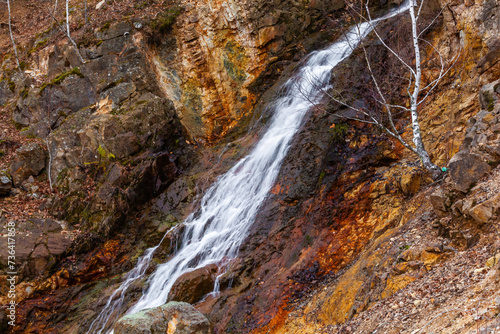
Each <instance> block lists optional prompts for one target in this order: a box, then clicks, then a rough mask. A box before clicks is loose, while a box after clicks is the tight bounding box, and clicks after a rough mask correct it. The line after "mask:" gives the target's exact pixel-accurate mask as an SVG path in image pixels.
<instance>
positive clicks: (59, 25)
mask: <svg viewBox="0 0 500 334" xmlns="http://www.w3.org/2000/svg"><path fill="white" fill-rule="evenodd" d="M49 15H50V16H51V17H52V19H54V21H55V22H56V23H57V26H58V27H59V30H61V32H62V33H63V34H65V35H66V36H67V37H68V39H69V40H70V42H71V44H73V46H74V47H75V50H76V53H77V54H78V57H79V58H80V61H81V62H82V63H83V64H85V63H86V61H85V60H84V59H83V57H82V55H81V54H80V51H79V50H78V46H77V45H76V43H75V41H74V40H73V39H72V38H71V35H70V33H69V16H67V17H66V23H67V28H68V30H67V31H65V30H64V28H63V26H62V25H61V24H60V23H59V21H57V19H56V17H55V16H54V14H52V13H51V12H49ZM66 15H68V0H66Z"/></svg>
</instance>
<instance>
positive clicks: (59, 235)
mask: <svg viewBox="0 0 500 334" xmlns="http://www.w3.org/2000/svg"><path fill="white" fill-rule="evenodd" d="M15 226H16V232H17V233H16V264H17V265H18V266H19V268H21V269H20V272H21V273H22V275H27V276H28V277H36V276H39V275H42V274H43V273H45V272H46V270H47V268H48V267H50V266H51V265H53V264H55V262H56V260H57V257H59V256H60V255H62V254H63V253H64V252H65V251H66V249H67V248H68V247H69V246H70V244H71V240H70V239H69V238H67V234H65V233H64V231H63V229H62V227H61V225H60V224H59V223H57V222H56V221H54V220H51V219H38V218H31V219H30V220H28V221H27V222H18V223H16V225H15ZM7 228H8V226H7V225H6V226H4V227H3V228H1V229H0V232H1V233H4V234H7V233H8V230H7ZM0 248H1V249H7V238H0ZM8 255H9V254H8V253H7V252H4V253H2V254H0V269H5V268H3V267H2V265H3V264H6V263H7V256H8Z"/></svg>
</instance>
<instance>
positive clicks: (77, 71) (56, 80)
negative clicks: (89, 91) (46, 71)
mask: <svg viewBox="0 0 500 334" xmlns="http://www.w3.org/2000/svg"><path fill="white" fill-rule="evenodd" d="M70 75H77V76H79V77H80V78H84V77H85V76H84V75H83V74H82V72H80V69H79V68H78V67H75V68H73V69H71V70H69V71H66V72H63V73H61V74H59V75H58V76H57V77H55V78H54V79H53V80H52V81H51V82H47V83H44V84H43V85H42V87H40V91H39V94H42V93H43V91H44V90H45V88H47V87H50V86H54V85H60V84H61V83H62V82H63V81H64V79H66V78H67V77H69V76H70Z"/></svg>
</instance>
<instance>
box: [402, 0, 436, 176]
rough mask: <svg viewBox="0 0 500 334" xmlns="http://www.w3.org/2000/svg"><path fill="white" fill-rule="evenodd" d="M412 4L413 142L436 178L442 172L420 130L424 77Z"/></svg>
mask: <svg viewBox="0 0 500 334" xmlns="http://www.w3.org/2000/svg"><path fill="white" fill-rule="evenodd" d="M411 1H412V4H411V5H410V8H409V11H410V17H411V28H412V29H411V31H412V40H413V49H414V51H415V86H414V89H413V92H412V94H411V96H410V113H411V125H412V130H413V143H414V144H415V149H416V153H417V154H418V156H419V158H420V160H421V161H422V165H423V166H424V168H425V169H427V170H428V171H429V173H431V175H432V176H433V177H434V178H436V177H438V176H439V174H440V173H441V170H440V169H439V167H437V166H436V165H435V164H433V163H432V161H431V159H430V157H429V154H428V153H427V150H426V149H425V146H424V143H423V141H422V133H421V131H420V123H419V121H418V110H417V107H418V95H419V93H420V84H421V79H422V66H421V60H420V47H419V44H418V32H417V20H416V17H415V6H416V4H417V3H416V0H411Z"/></svg>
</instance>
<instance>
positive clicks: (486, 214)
mask: <svg viewBox="0 0 500 334" xmlns="http://www.w3.org/2000/svg"><path fill="white" fill-rule="evenodd" d="M499 207H500V194H497V195H495V196H493V197H492V198H490V199H489V200H487V201H485V202H483V203H481V204H478V205H476V206H474V207H473V208H471V209H470V210H469V212H468V213H469V215H470V216H471V217H472V218H474V220H475V221H477V222H478V223H480V224H484V223H486V222H488V220H490V218H491V217H492V216H493V213H494V212H495V210H496V209H498V208H499Z"/></svg>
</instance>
